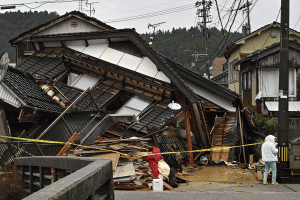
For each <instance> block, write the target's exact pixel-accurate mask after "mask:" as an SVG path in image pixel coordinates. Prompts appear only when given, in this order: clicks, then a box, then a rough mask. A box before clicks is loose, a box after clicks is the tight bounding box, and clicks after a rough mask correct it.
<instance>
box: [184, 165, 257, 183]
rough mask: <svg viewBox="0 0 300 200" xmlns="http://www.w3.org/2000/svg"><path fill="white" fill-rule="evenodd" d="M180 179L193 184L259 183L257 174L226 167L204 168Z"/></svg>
mask: <svg viewBox="0 0 300 200" xmlns="http://www.w3.org/2000/svg"><path fill="white" fill-rule="evenodd" d="M180 177H181V178H183V179H185V180H189V181H191V182H232V183H259V181H258V180H257V179H256V177H255V173H252V172H249V171H246V170H245V169H241V168H239V167H232V166H225V165H217V166H203V167H202V168H201V169H198V170H194V171H192V172H189V175H187V176H183V175H182V176H180Z"/></svg>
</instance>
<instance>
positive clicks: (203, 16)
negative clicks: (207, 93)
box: [195, 0, 212, 79]
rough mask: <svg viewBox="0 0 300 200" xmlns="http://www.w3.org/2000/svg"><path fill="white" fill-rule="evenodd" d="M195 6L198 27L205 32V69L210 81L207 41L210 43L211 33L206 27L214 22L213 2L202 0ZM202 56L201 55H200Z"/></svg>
mask: <svg viewBox="0 0 300 200" xmlns="http://www.w3.org/2000/svg"><path fill="white" fill-rule="evenodd" d="M195 6H196V7H197V13H196V14H197V16H198V20H199V21H198V23H197V25H198V27H199V29H200V31H202V32H203V37H204V42H205V56H206V60H205V69H206V73H207V78H208V79H210V70H209V60H208V45H207V41H208V37H209V33H208V28H207V27H206V24H208V23H211V22H212V18H211V15H209V14H208V13H209V11H210V8H211V6H212V2H211V1H210V0H209V1H207V0H202V1H197V2H196V4H195ZM200 6H202V8H200ZM199 55H200V56H201V54H199Z"/></svg>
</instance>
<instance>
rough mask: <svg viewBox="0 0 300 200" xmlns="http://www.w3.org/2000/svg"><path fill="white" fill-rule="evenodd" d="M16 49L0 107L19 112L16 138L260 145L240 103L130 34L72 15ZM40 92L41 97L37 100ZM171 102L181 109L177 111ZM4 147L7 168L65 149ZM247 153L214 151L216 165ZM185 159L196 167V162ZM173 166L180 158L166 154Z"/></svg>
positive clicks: (169, 145) (171, 146)
mask: <svg viewBox="0 0 300 200" xmlns="http://www.w3.org/2000/svg"><path fill="white" fill-rule="evenodd" d="M10 43H11V44H12V45H13V46H15V47H16V52H17V54H16V55H17V66H16V68H15V69H13V68H10V67H9V68H8V69H7V71H8V72H9V73H7V75H6V76H5V77H4V78H3V81H1V83H0V90H1V93H0V98H1V102H0V106H1V108H2V109H3V110H4V111H5V112H10V113H13V115H11V116H10V117H9V119H8V125H9V127H10V128H11V129H14V130H13V131H11V135H12V136H15V137H22V136H26V137H29V138H34V139H42V140H50V141H61V142H67V141H68V140H69V139H70V138H71V137H72V136H73V135H74V134H75V133H77V134H79V136H78V138H77V139H76V140H75V142H77V143H79V144H89V143H91V142H93V141H94V140H96V139H97V137H98V136H106V137H122V138H129V137H132V136H137V137H141V136H146V135H148V134H151V133H152V132H155V131H157V130H161V129H164V128H165V127H170V126H171V127H173V128H172V129H170V130H169V131H166V132H165V133H163V134H159V135H151V138H153V142H152V143H151V144H152V145H156V146H158V147H159V148H161V150H162V151H166V152H168V151H178V152H180V151H184V150H193V149H206V148H211V147H226V146H239V145H242V144H246V143H248V142H251V140H252V139H253V137H254V135H253V133H252V131H251V123H249V121H251V120H249V116H248V115H246V112H245V110H244V108H243V105H242V102H241V100H240V96H239V95H238V94H236V93H234V92H232V91H231V90H228V89H226V88H224V87H222V86H220V85H218V84H217V83H215V82H213V81H211V80H208V79H206V78H203V77H201V76H199V75H198V74H196V73H193V72H191V71H190V70H188V69H186V68H185V67H184V66H182V65H180V64H178V63H176V62H174V61H172V60H170V59H168V58H167V57H165V56H163V55H161V54H159V53H158V52H156V51H154V50H153V49H152V48H151V47H150V46H148V45H147V44H146V43H145V42H144V40H143V39H142V38H141V36H140V35H139V34H138V33H137V32H136V31H135V30H134V29H115V28H113V27H111V26H108V25H106V24H104V23H102V22H101V21H99V20H97V19H95V18H90V17H88V16H86V15H84V14H82V13H80V12H77V11H74V12H71V13H67V14H65V15H63V16H61V17H59V18H58V19H55V20H53V21H51V22H48V23H46V24H43V25H41V26H38V27H36V28H34V29H31V30H29V31H27V32H25V33H23V34H21V35H19V36H18V37H17V38H14V39H12V40H10ZM11 72H13V73H15V74H19V75H18V77H23V79H24V82H22V83H18V84H21V85H22V87H19V86H18V84H16V83H14V78H13V79H10V75H9V74H10V73H11ZM14 84H15V85H14ZM36 86H39V88H42V89H43V91H42V89H39V90H38V92H31V91H33V89H32V88H34V87H36ZM45 94H48V95H46V96H47V97H45V99H47V100H45V99H42V101H43V102H50V103H51V106H47V105H45V104H44V103H37V102H36V100H37V99H39V97H40V96H41V95H44V96H45ZM29 99H30V100H31V101H34V102H33V103H32V102H30V101H29ZM26 100H27V101H28V102H27V101H26ZM16 102H23V103H16ZM172 102H173V104H174V103H176V104H177V105H178V104H179V105H180V108H179V109H171V108H170V106H169V105H170V103H171V104H172ZM53 106H55V109H54V107H53ZM18 115H19V116H20V117H19V118H18V117H17V116H18ZM12 116H15V117H14V118H13V117H12ZM132 116H137V117H138V118H136V117H132ZM26 117H27V119H28V120H27V121H26V122H23V123H26V126H24V128H23V129H21V130H19V129H18V128H16V127H14V126H15V125H16V124H15V123H16V121H17V118H18V119H19V121H20V122H22V119H24V118H26ZM10 118H13V119H10ZM137 119H138V120H137ZM1 123H4V122H3V121H2V122H1ZM170 132H171V133H170ZM1 134H5V133H1ZM6 134H7V133H6ZM182 142H183V143H184V144H182ZM1 145H7V147H10V148H7V149H9V151H10V152H13V153H8V150H6V151H4V152H2V154H3V155H6V154H7V155H6V156H2V157H1V162H0V164H1V165H3V164H5V163H7V162H8V161H10V160H11V159H12V158H14V157H15V156H19V155H57V154H58V153H59V151H60V149H61V146H58V145H55V144H42V145H40V144H37V143H34V144H31V145H29V144H28V145H27V146H26V145H23V146H22V148H17V147H13V146H12V145H11V144H1ZM14 149H15V150H14ZM242 150H243V148H233V149H229V150H221V151H219V150H218V151H211V159H212V160H217V161H218V160H219V159H223V160H236V159H238V157H239V156H241V155H242V157H241V158H240V159H241V160H243V159H244V160H245V156H246V154H247V152H246V151H245V150H243V151H242ZM248 153H249V152H248ZM166 157H168V156H166ZM183 157H185V158H186V159H187V160H188V161H187V162H189V163H190V164H192V163H193V161H194V160H193V153H185V154H184V156H183ZM174 159H175V160H174ZM168 162H169V164H174V162H176V158H174V157H172V156H171V155H170V156H169V158H168Z"/></svg>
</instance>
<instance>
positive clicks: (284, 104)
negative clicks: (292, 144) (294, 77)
mask: <svg viewBox="0 0 300 200" xmlns="http://www.w3.org/2000/svg"><path fill="white" fill-rule="evenodd" d="M289 7H290V0H281V22H280V24H281V26H280V31H281V34H280V68H279V118H278V125H279V127H278V147H279V153H278V157H279V162H280V165H281V167H282V168H287V167H288V141H289V110H288V108H289V65H290V63H289V23H290V22H289V17H290V10H289V9H290V8H289Z"/></svg>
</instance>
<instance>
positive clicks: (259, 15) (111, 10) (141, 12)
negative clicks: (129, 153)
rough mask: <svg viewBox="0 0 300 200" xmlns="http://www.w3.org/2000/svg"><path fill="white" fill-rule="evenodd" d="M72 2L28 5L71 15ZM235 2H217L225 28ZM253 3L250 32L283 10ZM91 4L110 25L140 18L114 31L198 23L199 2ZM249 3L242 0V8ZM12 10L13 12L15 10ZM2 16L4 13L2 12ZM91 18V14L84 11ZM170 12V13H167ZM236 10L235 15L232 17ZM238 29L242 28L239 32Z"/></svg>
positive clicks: (293, 14)
mask: <svg viewBox="0 0 300 200" xmlns="http://www.w3.org/2000/svg"><path fill="white" fill-rule="evenodd" d="M46 1H48V2H55V0H9V1H6V2H9V4H20V3H33V2H46ZM63 1H71V0H57V1H56V2H60V3H46V4H44V5H41V4H37V3H34V4H27V6H28V7H31V8H35V7H37V6H40V5H41V6H40V7H38V8H36V9H31V10H32V11H35V10H36V11H44V10H47V11H49V12H53V11H56V12H57V13H59V14H60V15H62V14H65V13H66V12H71V11H73V10H78V8H79V2H78V0H77V1H76V0H73V1H74V2H65V3H63ZM235 1H236V4H235V6H234V8H237V6H238V4H239V2H240V0H217V2H218V4H219V10H220V11H221V17H222V18H223V25H224V26H225V24H226V23H227V21H228V16H229V13H230V11H229V10H230V7H231V6H232V5H233V2H235ZM249 1H250V2H252V6H251V9H252V11H251V13H250V23H251V30H252V31H254V30H256V29H258V28H260V27H262V26H264V25H266V24H269V23H271V22H273V21H275V20H276V17H277V15H278V11H279V9H280V5H281V0H249ZM85 2H86V1H83V9H85V10H88V8H89V7H87V6H86V5H85ZM88 2H89V3H91V2H94V3H93V5H92V7H93V8H95V11H96V12H95V13H94V14H93V15H92V16H93V17H95V18H97V19H99V20H101V21H103V22H109V21H112V20H120V19H123V18H126V19H128V18H132V17H136V16H139V17H138V18H139V19H135V20H126V21H121V22H114V23H108V24H109V25H111V26H113V27H115V28H120V29H121V28H136V30H137V32H139V33H145V32H152V31H153V29H151V28H150V29H148V24H149V23H150V24H156V23H160V22H166V23H164V24H161V25H160V26H159V27H158V28H157V29H156V30H158V29H162V30H168V29H172V28H173V27H175V28H179V27H182V28H183V27H186V28H190V27H191V26H195V24H196V22H197V21H196V11H197V9H196V8H195V6H193V5H194V4H195V3H196V0H173V1H172V0H88ZM212 2H213V6H212V8H211V12H210V15H211V16H212V19H213V20H212V23H210V24H208V26H209V27H217V28H218V29H220V28H221V25H220V23H219V19H218V14H217V10H216V4H215V0H212ZM244 3H246V0H241V5H243V4H244ZM0 4H1V5H6V4H8V3H5V1H4V0H2V1H1V3H0ZM28 7H26V6H19V7H17V9H16V10H21V11H29V10H30V8H28ZM299 9H300V1H299V0H290V28H295V29H296V30H297V31H300V22H298V24H297V26H296V27H295V25H296V23H297V21H298V19H299V17H300V11H299ZM16 10H10V11H16ZM1 12H2V13H3V12H4V11H3V10H1ZM85 13H86V14H87V15H89V12H88V11H85ZM166 13H169V14H166ZM234 13H235V11H233V12H232V15H231V16H233V15H234ZM150 15H158V16H155V17H147V16H150ZM245 17H246V15H245V14H244V15H243V12H242V11H240V12H238V14H237V16H236V19H235V22H234V24H233V26H232V29H231V31H239V32H241V28H239V27H240V25H241V23H242V22H243V19H244V18H245ZM277 21H278V22H280V15H279V17H278V20H277ZM231 23H232V20H230V21H229V23H228V25H227V27H226V30H228V29H229V27H230V25H231ZM238 28H239V29H238Z"/></svg>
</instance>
